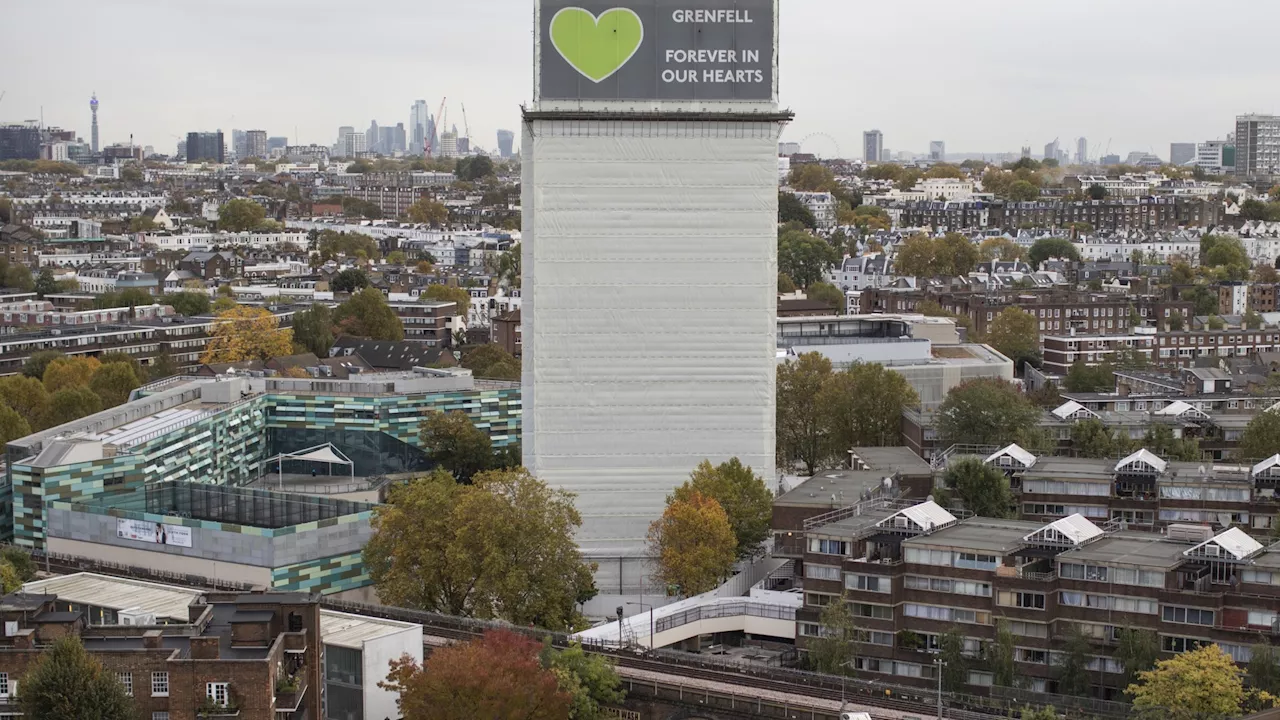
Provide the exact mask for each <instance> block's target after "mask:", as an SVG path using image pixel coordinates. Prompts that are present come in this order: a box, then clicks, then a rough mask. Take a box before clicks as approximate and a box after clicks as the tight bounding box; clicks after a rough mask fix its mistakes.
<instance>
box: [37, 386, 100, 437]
mask: <svg viewBox="0 0 1280 720" xmlns="http://www.w3.org/2000/svg"><path fill="white" fill-rule="evenodd" d="M101 411H102V400H101V399H100V398H99V397H98V395H97V393H95V392H94V391H92V390H90V389H89V388H87V387H84V386H78V387H69V388H66V389H64V390H59V391H57V392H55V393H54V394H53V395H52V396H51V397H50V398H49V415H48V417H47V418H46V419H45V422H44V425H45V426H46V427H57V426H59V425H62V424H64V423H69V422H71V421H72V420H79V419H80V418H82V417H86V416H89V415H92V414H94V413H96V412H101Z"/></svg>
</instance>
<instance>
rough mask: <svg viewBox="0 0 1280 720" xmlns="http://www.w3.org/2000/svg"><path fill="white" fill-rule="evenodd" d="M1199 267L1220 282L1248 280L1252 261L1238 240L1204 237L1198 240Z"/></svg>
mask: <svg viewBox="0 0 1280 720" xmlns="http://www.w3.org/2000/svg"><path fill="white" fill-rule="evenodd" d="M1200 265H1201V267H1204V268H1211V269H1212V270H1213V271H1214V275H1215V277H1217V278H1218V279H1221V280H1233V281H1241V280H1248V279H1249V274H1250V271H1251V270H1252V269H1253V261H1252V260H1250V259H1249V253H1248V251H1246V250H1245V249H1244V244H1243V243H1241V242H1240V239H1239V238H1234V237H1229V236H1226V235H1205V236H1203V237H1201V238H1200Z"/></svg>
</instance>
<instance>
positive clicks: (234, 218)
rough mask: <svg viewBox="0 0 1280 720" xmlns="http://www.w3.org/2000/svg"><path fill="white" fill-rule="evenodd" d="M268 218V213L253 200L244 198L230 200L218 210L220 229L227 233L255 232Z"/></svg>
mask: <svg viewBox="0 0 1280 720" xmlns="http://www.w3.org/2000/svg"><path fill="white" fill-rule="evenodd" d="M266 216H267V211H266V210H265V209H264V208H263V207H262V206H261V205H259V204H258V203H256V202H254V201H252V200H245V199H244V198H236V199H234V200H228V201H227V202H225V203H223V204H222V207H220V208H218V229H219V230H226V231H227V232H245V231H248V230H253V229H254V228H256V227H258V225H259V224H261V223H262V221H263V220H264V219H265V218H266Z"/></svg>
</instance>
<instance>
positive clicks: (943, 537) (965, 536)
mask: <svg viewBox="0 0 1280 720" xmlns="http://www.w3.org/2000/svg"><path fill="white" fill-rule="evenodd" d="M1042 527H1044V523H1041V522H1035V521H1028V520H999V519H995V518H975V519H973V520H966V521H963V522H959V523H956V524H955V525H952V526H951V527H948V528H943V529H942V530H938V531H937V532H933V533H930V534H928V535H920V536H917V537H913V538H909V539H907V540H904V541H902V546H903V547H904V548H906V547H913V546H929V547H947V548H953V549H956V550H975V551H981V552H988V553H993V554H996V555H1008V554H1009V553H1011V552H1013V551H1015V550H1017V549H1018V548H1020V547H1022V546H1023V545H1026V541H1025V540H1023V539H1022V538H1024V537H1026V536H1027V535H1029V534H1031V533H1033V532H1035V531H1036V530H1039V529H1040V528H1042Z"/></svg>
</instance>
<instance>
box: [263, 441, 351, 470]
mask: <svg viewBox="0 0 1280 720" xmlns="http://www.w3.org/2000/svg"><path fill="white" fill-rule="evenodd" d="M276 460H306V461H309V462H322V463H333V464H335V465H354V464H355V463H353V462H351V460H349V459H348V458H347V457H346V456H344V455H343V454H342V453H340V452H338V449H337V448H335V447H334V446H333V443H325V444H324V445H316V446H315V447H309V448H305V449H303V450H299V451H297V452H291V453H288V452H286V453H280V454H279V455H277V456H275V457H273V458H271V460H268V461H267V462H274V461H276Z"/></svg>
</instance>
